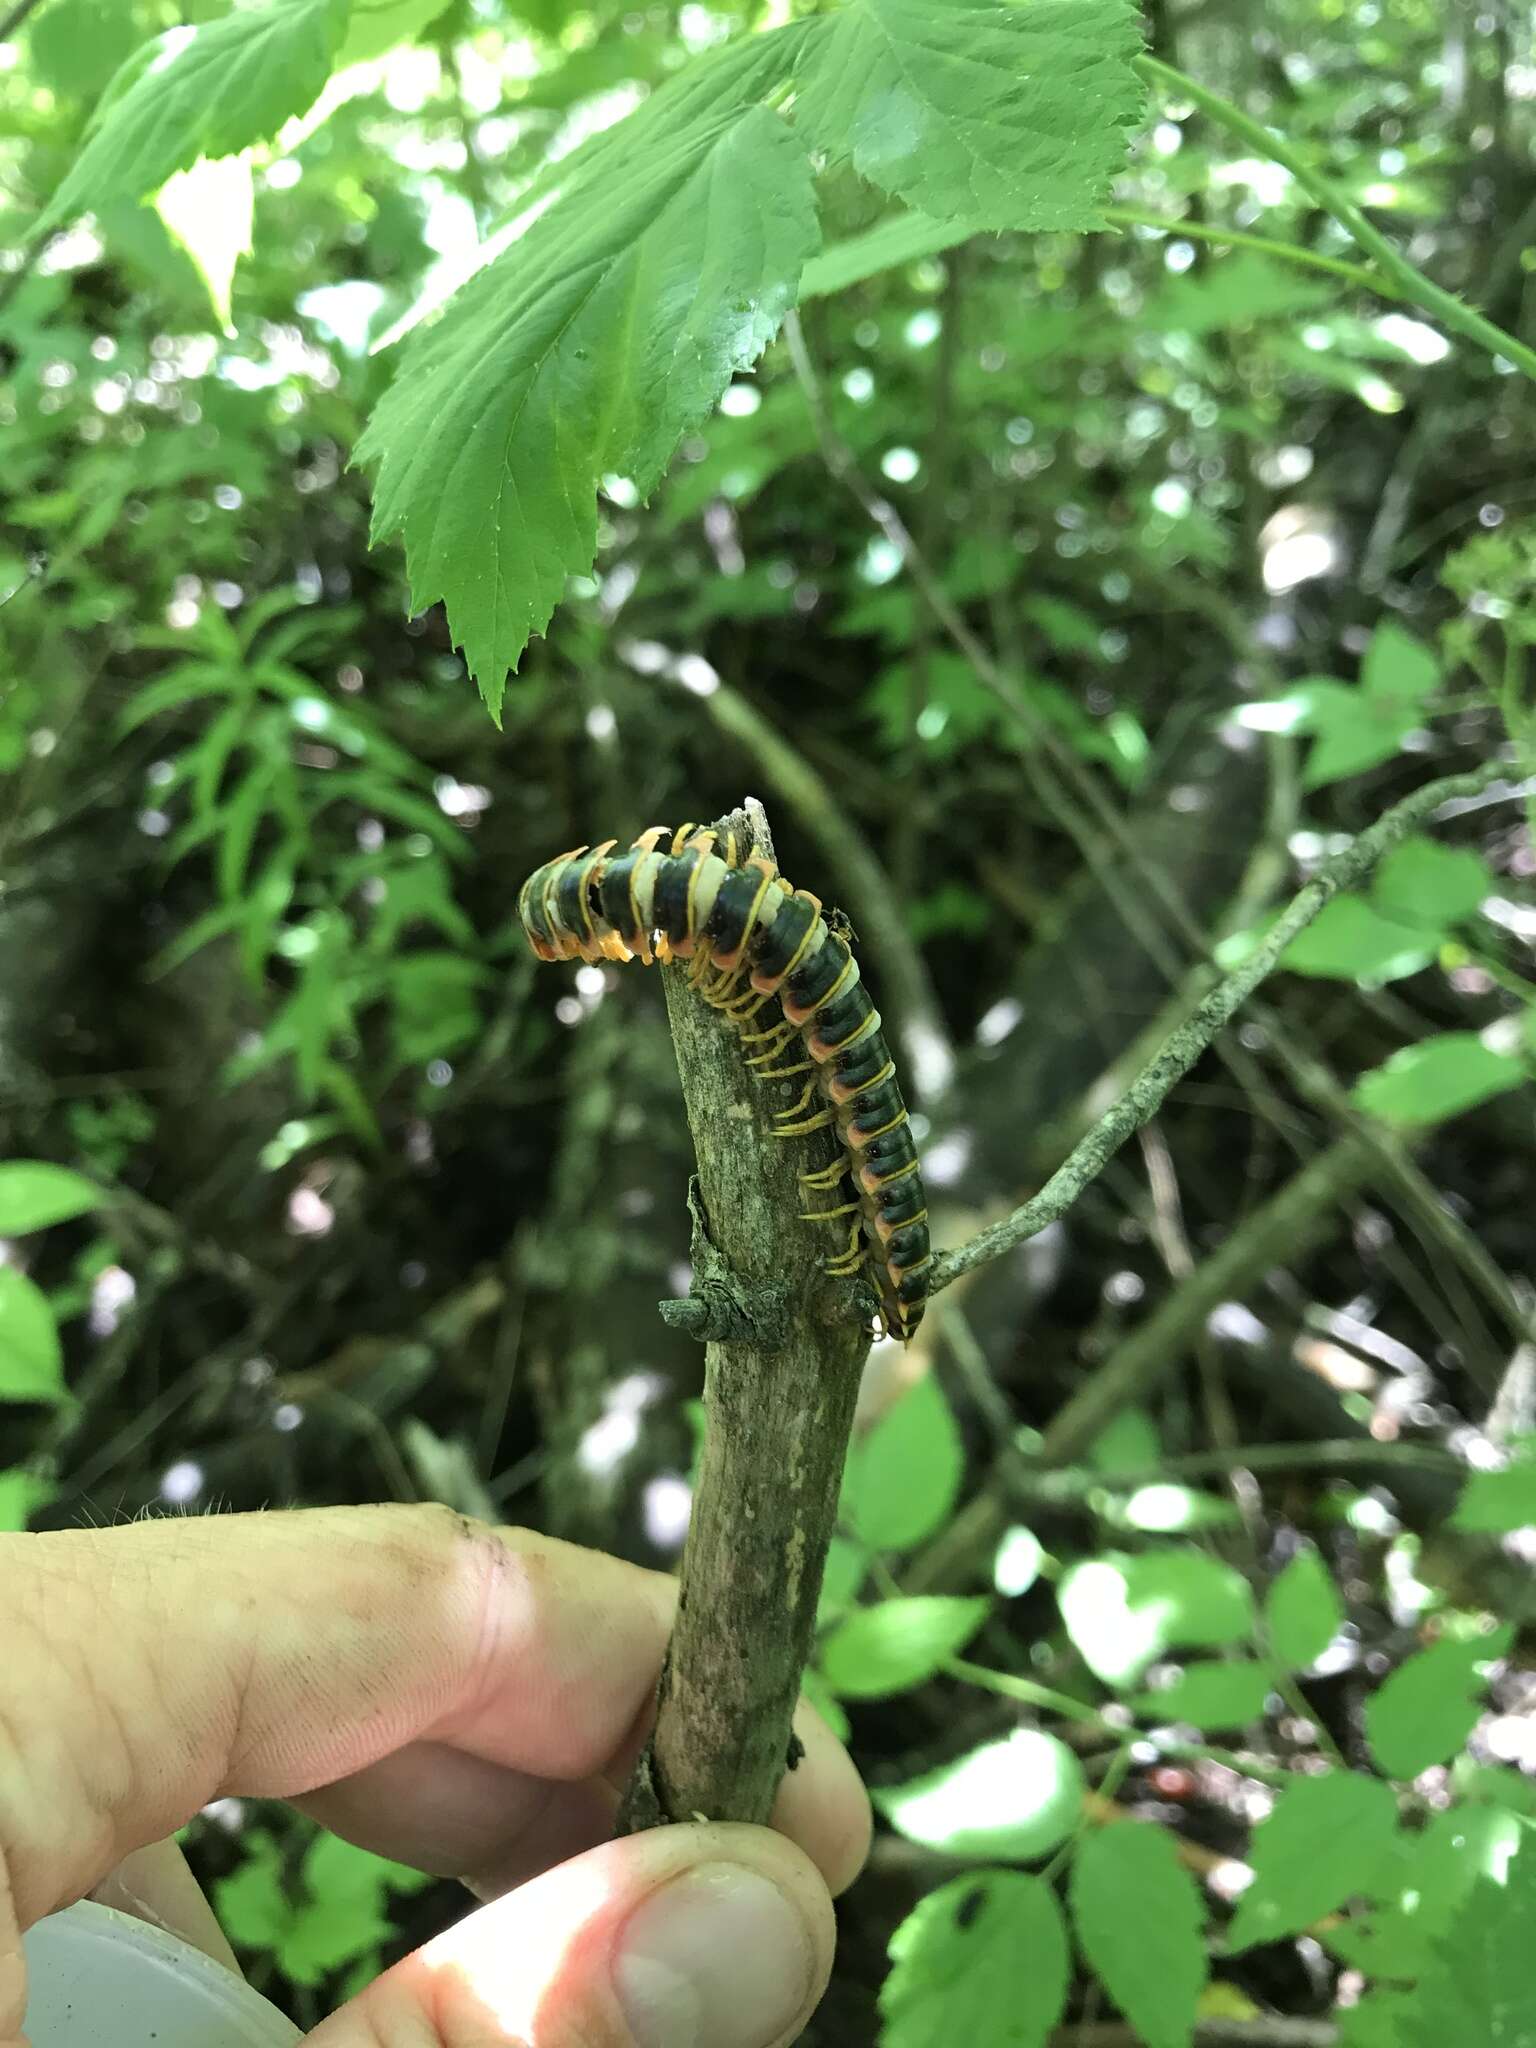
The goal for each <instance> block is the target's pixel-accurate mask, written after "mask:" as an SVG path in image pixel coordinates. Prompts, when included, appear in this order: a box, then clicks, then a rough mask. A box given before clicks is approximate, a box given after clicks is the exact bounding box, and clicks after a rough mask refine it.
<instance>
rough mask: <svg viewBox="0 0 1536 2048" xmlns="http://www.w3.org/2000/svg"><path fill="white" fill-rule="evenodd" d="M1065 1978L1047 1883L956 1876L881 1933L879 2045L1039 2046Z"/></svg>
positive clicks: (1057, 2009) (1056, 1912)
mask: <svg viewBox="0 0 1536 2048" xmlns="http://www.w3.org/2000/svg"><path fill="white" fill-rule="evenodd" d="M1021 1964H1023V1965H1026V1966H1025V1967H1021ZM1068 1974H1069V1973H1068V1958H1067V1936H1066V1929H1065V1927H1064V1926H1063V1924H1062V1917H1061V1908H1060V1906H1059V1905H1058V1904H1057V1903H1056V1895H1055V1893H1054V1892H1053V1891H1052V1890H1051V1888H1050V1886H1049V1885H1047V1884H1044V1883H1042V1881H1041V1880H1040V1879H1039V1878H1037V1877H1028V1876H1026V1875H1025V1874H1024V1872H1022V1871H1018V1870H986V1871H979V1872H977V1873H976V1874H975V1875H974V1876H970V1877H957V1878H955V1879H954V1880H953V1882H952V1883H950V1884H946V1885H941V1886H940V1887H939V1889H938V1890H937V1891H936V1892H930V1893H929V1895H928V1897H927V1898H925V1899H921V1900H919V1902H918V1904H917V1905H916V1906H915V1907H914V1908H913V1910H912V1911H911V1912H910V1913H909V1914H908V1915H907V1917H906V1919H905V1920H903V1921H902V1923H901V1925H900V1926H899V1927H898V1928H897V1930H896V1932H895V1933H894V1934H893V1935H892V1937H891V1970H890V1974H889V1975H888V1976H887V1977H886V1980H885V1982H884V1984H883V1985H882V1986H881V1987H880V2013H881V2019H882V2022H883V2024H882V2026H881V2029H880V2048H954V2044H955V2043H956V2042H975V2043H976V2044H978V2048H981V2044H983V2043H985V2048H1042V2044H1043V2043H1044V2042H1045V2041H1046V2040H1047V2039H1048V2038H1049V2036H1050V2033H1051V2030H1052V2028H1053V2027H1054V2026H1055V2025H1056V2023H1057V2021H1058V2020H1059V2019H1060V2018H1061V2015H1062V2011H1063V2008H1064V2007H1065V2005H1066V2002H1067V1984H1068Z"/></svg>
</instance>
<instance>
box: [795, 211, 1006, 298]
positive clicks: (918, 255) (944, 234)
mask: <svg viewBox="0 0 1536 2048" xmlns="http://www.w3.org/2000/svg"><path fill="white" fill-rule="evenodd" d="M974 233H975V229H974V227H973V226H972V225H971V223H970V222H969V221H948V220H929V218H928V216H927V215H926V214H923V213H898V214H895V215H893V217H892V218H891V219H890V220H883V221H881V222H880V223H879V224H878V226H876V227H872V228H868V229H866V230H865V232H864V233H863V234H862V235H853V236H850V238H849V239H848V240H847V241H846V242H838V243H836V244H835V245H834V246H833V247H832V248H830V249H827V250H824V251H823V253H822V254H821V255H820V256H813V257H812V258H811V260H810V262H809V263H807V265H806V266H805V270H804V273H803V275H802V276H801V279H800V297H801V299H802V300H804V299H820V298H825V297H827V296H828V295H829V294H831V293H833V292H843V291H847V290H848V288H849V287H850V286H851V285H856V284H862V283H863V282H864V280H865V278H867V277H878V276H879V275H880V273H881V272H882V271H884V270H896V269H899V268H901V267H903V266H904V265H906V264H909V263H919V262H921V261H922V259H923V258H924V257H925V256H937V255H939V254H940V253H941V251H943V250H945V249H953V248H954V246H955V244H956V243H957V242H965V241H969V240H970V238H971V236H972V235H973V234H974Z"/></svg>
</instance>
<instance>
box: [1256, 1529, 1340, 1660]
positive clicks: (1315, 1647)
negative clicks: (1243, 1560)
mask: <svg viewBox="0 0 1536 2048" xmlns="http://www.w3.org/2000/svg"><path fill="white" fill-rule="evenodd" d="M1264 1619H1265V1621H1266V1623H1267V1624H1268V1627H1269V1640H1270V1642H1271V1644H1272V1645H1273V1646H1274V1652H1275V1655H1276V1656H1277V1657H1278V1658H1279V1659H1280V1660H1281V1662H1282V1663H1283V1664H1286V1665H1288V1666H1289V1667H1290V1669H1291V1670H1292V1671H1306V1670H1308V1669H1309V1668H1310V1667H1311V1666H1312V1665H1313V1664H1315V1663H1316V1662H1317V1660H1318V1658H1319V1657H1321V1655H1322V1654H1323V1652H1324V1650H1326V1649H1327V1647H1328V1645H1329V1644H1330V1643H1331V1642H1332V1641H1333V1639H1334V1637H1335V1636H1336V1635H1337V1634H1338V1632H1339V1629H1340V1626H1341V1625H1342V1623H1343V1620H1344V1602H1343V1601H1342V1600H1341V1599H1340V1598H1339V1593H1338V1588H1337V1587H1336V1586H1335V1585H1334V1583H1333V1574H1332V1573H1331V1572H1330V1571H1329V1569H1328V1567H1327V1565H1325V1564H1324V1563H1323V1560H1322V1559H1321V1558H1320V1557H1319V1556H1318V1554H1317V1552H1316V1551H1315V1550H1298V1551H1297V1553H1296V1555H1295V1556H1294V1557H1293V1558H1292V1559H1291V1561H1290V1563H1289V1564H1288V1565H1286V1566H1285V1568H1284V1570H1283V1571H1281V1572H1280V1573H1279V1574H1278V1575H1277V1576H1276V1578H1275V1581H1274V1583H1273V1585H1271V1587H1270V1589H1269V1593H1268V1595H1267V1596H1266V1598H1265V1601H1264Z"/></svg>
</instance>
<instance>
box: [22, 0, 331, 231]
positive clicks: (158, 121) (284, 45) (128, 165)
mask: <svg viewBox="0 0 1536 2048" xmlns="http://www.w3.org/2000/svg"><path fill="white" fill-rule="evenodd" d="M346 19H347V0H267V4H266V5H265V6H263V7H253V8H248V9H245V10H242V11H241V12H239V13H235V14H226V15H222V16H221V17H220V18H219V19H218V20H216V21H209V22H204V23H203V24H202V25H201V26H199V27H197V28H193V29H187V28H177V29H172V30H170V31H169V32H168V33H167V34H166V35H163V36H161V37H160V38H159V40H158V42H157V43H155V44H154V45H152V46H151V47H150V49H149V50H148V51H147V52H138V53H136V54H135V55H134V56H133V57H132V58H130V59H129V62H128V65H127V66H125V67H124V70H123V71H122V72H119V74H118V76H117V78H115V79H114V80H113V82H112V84H111V85H110V86H109V87H108V88H107V92H106V96H105V98H104V100H103V102H102V105H101V107H100V108H99V109H98V110H97V115H96V119H95V121H94V122H93V124H92V127H91V130H90V132H89V134H88V136H87V138H86V142H85V147H84V148H83V149H82V150H81V152H80V154H79V155H78V156H77V157H76V159H75V161H74V163H73V164H72V165H71V166H70V169H69V171H68V173H67V175H66V177H65V179H64V182H63V184H62V185H61V186H60V187H59V189H58V191H57V192H56V193H55V194H54V196H53V199H52V201H51V202H50V204H49V206H48V208H47V210H46V211H45V213H44V214H43V216H42V218H41V219H40V220H39V221H38V224H37V227H36V229H35V230H34V232H36V233H39V234H43V233H46V232H47V231H48V229H50V228H56V227H59V226H61V225H62V224H63V223H64V222H65V221H68V220H72V219H73V218H74V217H75V215H76V214H78V213H89V212H91V211H93V210H94V209H96V208H97V207H100V206H104V205H106V204H107V203H108V202H110V201H114V200H122V199H142V198H144V197H146V196H147V195H148V194H149V193H151V192H154V191H157V190H158V189H159V187H160V186H162V185H163V184H164V183H165V182H166V180H167V179H168V178H170V177H172V176H174V174H175V173H176V172H177V171H185V170H189V169H190V168H191V166H192V165H193V164H195V163H196V162H197V160H198V158H199V157H223V156H234V155H237V154H238V153H239V152H240V151H241V150H243V149H247V148H249V146H250V145H251V144H252V143H254V142H267V141H270V140H271V138H272V137H273V136H274V135H275V134H276V133H277V131H278V129H279V128H281V127H282V125H283V123H284V122H285V121H286V120H288V119H289V117H290V116H291V115H293V114H302V113H303V112H304V111H305V110H306V109H307V108H308V107H309V106H310V105H311V104H312V103H313V102H314V101H315V100H316V99H317V98H318V97H319V94H320V90H321V88H322V87H323V86H324V84H325V81H326V80H327V78H329V77H330V75H331V64H332V59H333V58H334V56H335V53H336V48H337V45H338V43H339V42H340V39H341V34H342V31H343V29H344V27H345V25H346Z"/></svg>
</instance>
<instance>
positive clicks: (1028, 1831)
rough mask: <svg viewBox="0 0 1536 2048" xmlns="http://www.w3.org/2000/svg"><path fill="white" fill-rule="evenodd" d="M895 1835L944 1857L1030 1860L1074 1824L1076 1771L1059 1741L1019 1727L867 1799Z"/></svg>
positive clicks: (1078, 1790) (1078, 1800)
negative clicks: (903, 1836)
mask: <svg viewBox="0 0 1536 2048" xmlns="http://www.w3.org/2000/svg"><path fill="white" fill-rule="evenodd" d="M873 1796H874V1801H875V1804H876V1805H877V1806H878V1807H879V1808H880V1811H881V1812H882V1813H883V1814H884V1815H885V1817H886V1819H887V1820H888V1821H889V1822H890V1823H891V1826H892V1827H893V1828H895V1829H896V1830H897V1831H898V1833H900V1834H903V1835H905V1836H906V1837H907V1838H908V1840H910V1841H913V1842H922V1843H923V1844H925V1845H926V1847H928V1848H930V1849H942V1850H944V1851H945V1853H946V1854H947V1855H951V1856H974V1857H986V1858H991V1859H993V1860H994V1861H996V1862H999V1863H1032V1862H1033V1861H1034V1860H1035V1859H1036V1858H1037V1857H1040V1856H1047V1855H1049V1854H1050V1852H1051V1850H1052V1849H1054V1848H1055V1847H1056V1846H1057V1844H1058V1843H1060V1842H1063V1841H1065V1840H1066V1838H1067V1836H1068V1835H1069V1834H1071V1832H1072V1830H1073V1828H1075V1827H1076V1825H1077V1822H1078V1817H1079V1815H1080V1814H1081V1812H1082V1805H1083V1767H1082V1765H1081V1764H1080V1763H1079V1762H1078V1760H1077V1758H1076V1756H1075V1755H1074V1754H1073V1753H1072V1751H1071V1750H1070V1749H1068V1748H1067V1745H1066V1744H1065V1743H1064V1742H1059V1741H1058V1740H1057V1739H1056V1737H1055V1736H1054V1735H1043V1734H1041V1733H1040V1732H1039V1730H1037V1729H1033V1728H1019V1729H1015V1731H1014V1733H1013V1734H1012V1735H1010V1736H1008V1737H1007V1738H1006V1739H1005V1740H1004V1741H1002V1742H988V1743H983V1745H982V1746H981V1748H979V1749H973V1750H972V1751H971V1752H970V1753H969V1755H967V1756H963V1757H960V1758H959V1759H958V1760H957V1761H956V1762H954V1763H952V1764H941V1765H940V1766H939V1768H938V1769H937V1770H935V1771H928V1772H926V1773H924V1775H923V1776H922V1777H920V1778H913V1779H911V1780H909V1782H908V1783H907V1784H905V1785H893V1786H890V1787H888V1788H887V1789H885V1790H883V1791H877V1792H876V1793H875V1794H874V1795H873Z"/></svg>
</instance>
